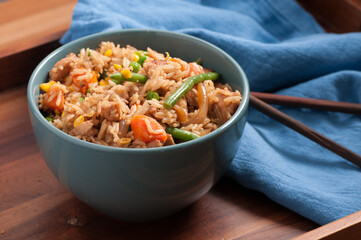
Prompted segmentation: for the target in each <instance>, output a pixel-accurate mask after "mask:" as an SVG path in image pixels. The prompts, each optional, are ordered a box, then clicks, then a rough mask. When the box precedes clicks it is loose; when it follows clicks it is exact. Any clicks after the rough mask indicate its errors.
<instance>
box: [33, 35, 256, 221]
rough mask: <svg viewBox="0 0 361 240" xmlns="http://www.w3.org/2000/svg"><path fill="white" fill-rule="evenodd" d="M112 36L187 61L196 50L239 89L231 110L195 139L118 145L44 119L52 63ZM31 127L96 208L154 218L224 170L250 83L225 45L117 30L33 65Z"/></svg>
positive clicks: (68, 182)
mask: <svg viewBox="0 0 361 240" xmlns="http://www.w3.org/2000/svg"><path fill="white" fill-rule="evenodd" d="M101 41H112V42H114V43H117V44H120V45H121V46H125V45H127V44H130V45H132V46H134V47H136V48H138V49H146V47H147V46H149V47H151V48H152V49H154V50H156V51H158V52H166V51H167V52H169V53H170V55H171V56H176V57H179V58H181V59H184V60H186V61H189V62H191V61H193V60H194V59H197V58H198V57H201V58H202V59H203V64H204V66H205V67H207V68H211V69H213V70H214V71H215V72H219V73H220V74H221V76H222V79H223V81H224V82H227V83H229V84H230V85H231V86H232V87H233V89H237V90H239V91H240V92H241V94H242V96H243V97H242V101H241V104H240V106H239V108H238V109H237V111H236V113H235V114H234V115H233V116H232V118H231V119H230V120H229V121H228V122H226V123H225V124H224V125H222V126H221V127H220V128H219V129H217V130H216V131H214V132H212V133H210V134H208V135H206V136H203V137H201V138H198V139H196V140H193V141H189V142H185V143H181V144H177V145H172V146H165V147H161V148H149V149H129V148H125V149H124V148H116V147H108V146H102V145H97V144H93V143H90V142H85V141H82V140H79V139H77V138H75V137H72V136H70V135H68V134H66V133H64V132H62V131H60V130H59V129H57V128H56V127H54V126H52V125H51V124H49V123H48V122H47V120H46V119H45V118H44V116H43V115H42V114H41V112H40V111H39V109H38V104H37V102H38V98H39V93H40V88H39V86H40V84H41V83H43V82H46V81H47V79H48V72H49V71H50V70H51V69H52V67H53V65H54V64H55V63H56V62H57V61H59V60H60V59H62V58H64V57H65V56H66V55H67V54H69V53H70V52H75V53H78V52H79V51H80V49H81V48H86V47H89V48H92V49H95V48H97V46H98V45H99V44H100V42H101ZM27 97H28V104H29V112H30V119H31V124H32V127H33V130H34V134H35V137H36V140H37V143H38V146H39V148H40V151H41V153H42V156H43V158H44V159H45V161H46V163H47V165H48V167H49V168H50V169H51V171H52V172H53V174H54V175H55V176H56V177H57V179H58V180H59V181H60V182H61V183H62V184H63V185H64V186H65V187H66V188H67V189H68V190H69V191H70V192H71V193H73V194H74V195H75V196H76V197H77V198H79V199H80V200H81V201H83V202H84V203H86V204H88V205H89V206H91V207H93V208H95V209H96V210H98V211H100V212H102V213H104V214H106V215H109V216H112V217H115V218H118V219H121V220H124V221H136V222H143V221H151V220H156V219H161V218H164V217H167V216H169V215H171V214H174V213H176V212H177V211H179V210H181V209H183V208H185V207H186V206H188V205H190V204H192V203H193V202H195V201H196V200H198V199H199V198H200V197H202V196H203V195H204V194H205V193H207V192H208V191H209V190H210V189H211V188H212V186H213V185H214V184H215V183H216V182H217V181H218V180H219V179H220V178H221V177H222V175H223V174H224V172H225V170H226V169H227V167H228V166H229V164H230V163H231V161H232V159H233V158H234V156H235V154H236V152H237V150H238V148H239V147H241V146H240V138H241V136H242V133H243V129H244V125H245V122H246V115H247V110H248V101H249V86H248V82H247V78H246V75H245V74H244V72H243V70H242V68H241V67H240V66H239V65H238V64H237V63H236V62H235V61H234V60H233V59H232V58H231V57H230V56H229V55H228V54H226V53H225V52H224V51H222V50H221V49H219V48H218V47H216V46H214V45H212V44H210V43H208V42H206V41H203V40H201V39H198V38H196V37H192V36H188V35H185V34H179V33H175V32H169V31H160V30H136V29H133V30H120V31H113V32H105V33H98V34H94V35H90V36H87V37H83V38H81V39H78V40H75V41H73V42H70V43H68V44H66V45H64V46H62V47H60V48H58V49H56V50H55V51H53V52H52V53H50V54H49V55H48V56H47V57H46V58H45V59H44V60H43V61H42V62H41V63H40V64H39V65H38V66H37V67H36V69H35V70H34V72H33V73H32V75H31V77H30V80H29V83H28V89H27Z"/></svg>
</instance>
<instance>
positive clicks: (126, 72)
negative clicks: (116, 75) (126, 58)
mask: <svg viewBox="0 0 361 240" xmlns="http://www.w3.org/2000/svg"><path fill="white" fill-rule="evenodd" d="M121 74H122V76H123V77H125V78H130V77H131V76H132V73H131V72H130V70H129V69H123V70H122V71H121Z"/></svg>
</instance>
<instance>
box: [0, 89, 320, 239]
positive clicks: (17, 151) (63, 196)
mask: <svg viewBox="0 0 361 240" xmlns="http://www.w3.org/2000/svg"><path fill="white" fill-rule="evenodd" d="M0 112H1V113H6V114H0V122H1V125H0V134H1V136H2V138H0V189H1V192H0V194H1V195H0V196H1V198H0V199H1V200H0V231H5V233H4V234H3V235H0V239H265V236H267V239H277V240H278V239H290V238H292V237H295V236H298V235H300V234H302V233H305V232H307V231H310V230H312V229H315V228H316V227H318V226H317V225H316V224H314V223H312V222H311V221H309V220H307V219H305V218H303V217H301V216H299V215H297V214H296V213H293V212H291V211H289V210H288V209H286V208H283V207H281V206H279V205H277V204H275V203H273V202H272V201H271V200H269V199H268V198H267V197H265V196H264V195H262V194H260V193H257V192H254V191H251V190H247V189H245V188H243V187H241V186H239V185H238V184H236V183H234V182H233V181H232V180H230V179H227V178H224V179H222V181H221V182H220V183H218V184H217V185H216V186H215V187H214V188H213V189H212V190H211V191H210V192H209V193H208V194H206V195H205V196H204V197H202V198H201V199H200V200H199V201H197V202H196V203H195V204H193V205H192V206H190V207H188V208H186V209H184V210H183V211H182V212H180V213H178V214H176V215H174V216H171V217H169V218H167V219H164V220H161V221H156V222H151V223H125V222H121V221H118V220H115V219H112V218H109V217H106V216H104V215H102V214H100V213H98V212H96V211H95V210H93V209H91V208H90V207H88V206H86V205H85V204H83V203H82V202H80V201H79V200H77V199H76V198H75V197H74V196H73V195H72V194H70V193H69V192H68V191H67V190H66V189H64V187H63V186H62V185H61V184H60V183H59V182H58V181H57V179H56V178H55V177H54V176H53V175H52V173H51V172H50V170H49V169H48V168H47V166H46V164H45V162H44V160H43V159H42V156H41V154H40V152H39V149H38V147H37V145H36V142H35V139H34V136H33V132H32V129H31V126H30V121H29V117H28V109H27V102H26V88H25V86H19V87H17V88H16V89H13V90H8V91H5V92H3V93H2V94H1V95H0Z"/></svg>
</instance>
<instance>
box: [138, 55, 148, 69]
mask: <svg viewBox="0 0 361 240" xmlns="http://www.w3.org/2000/svg"><path fill="white" fill-rule="evenodd" d="M146 59H147V56H141V57H140V58H139V60H138V63H139V64H140V66H142V67H143V64H144V61H145V60H146Z"/></svg>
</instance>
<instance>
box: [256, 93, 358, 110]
mask: <svg viewBox="0 0 361 240" xmlns="http://www.w3.org/2000/svg"><path fill="white" fill-rule="evenodd" d="M251 95H253V96H255V97H257V98H258V99H260V100H262V101H264V102H266V103H270V104H276V105H282V106H288V107H304V108H311V109H317V110H325V111H333V112H343V113H353V114H361V104H358V103H349V102H336V101H329V100H321V99H314V98H303V97H292V96H284V95H278V94H272V93H263V92H251Z"/></svg>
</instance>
